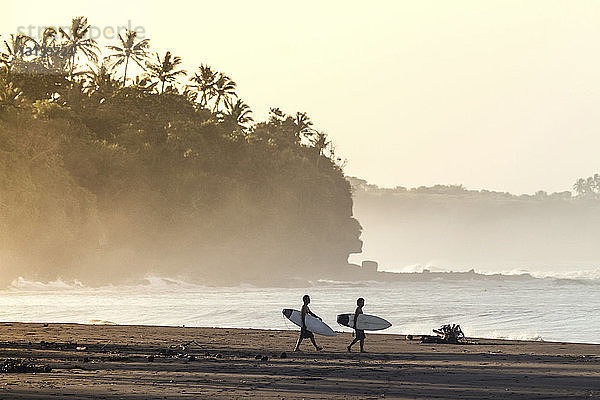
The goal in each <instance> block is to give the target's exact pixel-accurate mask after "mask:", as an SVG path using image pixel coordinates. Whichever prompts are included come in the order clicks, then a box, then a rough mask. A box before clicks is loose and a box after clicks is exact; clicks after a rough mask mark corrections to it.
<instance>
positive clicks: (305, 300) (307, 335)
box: [294, 294, 323, 351]
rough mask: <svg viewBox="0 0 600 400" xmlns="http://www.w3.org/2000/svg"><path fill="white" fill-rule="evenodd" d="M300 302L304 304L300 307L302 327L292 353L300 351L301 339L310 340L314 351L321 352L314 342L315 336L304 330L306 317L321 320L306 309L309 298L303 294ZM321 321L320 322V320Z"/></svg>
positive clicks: (320, 348)
mask: <svg viewBox="0 0 600 400" xmlns="http://www.w3.org/2000/svg"><path fill="white" fill-rule="evenodd" d="M302 302H303V303H304V304H303V305H302V326H301V327H300V337H299V338H298V343H296V348H295V349H294V351H299V350H300V343H302V340H303V339H306V338H308V339H310V341H311V342H312V344H313V346H315V349H316V350H317V351H319V350H323V348H322V347H320V346H317V342H315V335H314V333H312V332H311V331H309V330H308V329H306V321H305V319H306V315H307V314H308V315H312V316H313V317H315V318H318V319H319V320H321V318H320V317H319V316H317V315H316V314H314V313H313V312H312V311H310V308H309V307H308V305H309V304H310V296H309V295H307V294H305V295H304V296H303V297H302ZM321 321H322V320H321Z"/></svg>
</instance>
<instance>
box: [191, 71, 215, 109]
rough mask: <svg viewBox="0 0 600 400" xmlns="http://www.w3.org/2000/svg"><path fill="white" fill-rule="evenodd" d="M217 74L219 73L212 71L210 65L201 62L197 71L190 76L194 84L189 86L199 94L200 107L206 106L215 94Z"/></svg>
mask: <svg viewBox="0 0 600 400" xmlns="http://www.w3.org/2000/svg"><path fill="white" fill-rule="evenodd" d="M218 76H219V73H218V72H216V71H213V70H212V68H211V67H210V65H204V64H202V65H200V67H199V68H198V72H197V73H195V74H194V76H193V77H192V79H191V81H192V82H195V85H190V87H192V88H194V89H195V90H196V91H197V92H198V93H199V94H201V96H200V107H202V108H204V107H206V106H207V105H208V102H209V101H210V99H212V98H213V97H214V96H215V86H216V83H217V79H218Z"/></svg>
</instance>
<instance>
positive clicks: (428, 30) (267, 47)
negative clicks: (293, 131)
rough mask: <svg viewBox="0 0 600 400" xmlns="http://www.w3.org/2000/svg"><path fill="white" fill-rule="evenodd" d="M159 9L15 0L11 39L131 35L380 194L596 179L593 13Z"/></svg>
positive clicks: (598, 87) (239, 6)
mask: <svg viewBox="0 0 600 400" xmlns="http://www.w3.org/2000/svg"><path fill="white" fill-rule="evenodd" d="M151 4H153V2H152V1H131V0H127V1H124V0H121V1H112V0H110V1H107V0H105V1H84V0H72V1H51V2H47V1H39V2H28V3H26V4H25V3H23V2H21V1H12V0H11V1H10V2H9V7H8V13H6V14H4V15H0V24H1V25H0V28H1V29H0V32H2V33H8V32H11V31H15V30H16V28H17V27H18V26H28V25H30V24H31V25H34V26H45V25H58V24H65V25H66V24H68V23H69V20H70V18H71V17H73V16H76V15H85V16H87V17H88V18H89V21H90V23H92V24H93V25H96V26H99V27H101V28H105V27H107V26H112V27H114V26H118V25H126V24H127V23H128V21H131V23H132V25H133V26H142V27H143V28H144V29H145V31H146V36H147V37H150V38H151V39H152V45H153V48H154V49H157V50H165V49H167V48H169V49H172V50H173V51H174V52H175V53H176V54H177V55H180V56H181V57H183V59H184V61H185V63H186V67H187V68H189V69H195V68H196V67H197V65H199V64H200V63H209V64H211V65H212V66H214V67H215V68H217V69H218V70H220V71H223V72H225V73H227V74H229V75H230V76H232V78H233V79H234V80H236V81H237V82H238V86H239V94H240V96H241V97H243V98H244V99H245V100H246V101H247V103H249V104H250V105H251V106H252V107H253V109H254V110H255V114H256V117H258V118H264V116H265V115H266V111H267V110H268V107H269V106H272V105H274V106H279V107H280V108H282V109H283V110H284V111H286V112H289V113H293V112H295V111H307V112H308V113H309V114H310V115H311V116H312V118H313V120H314V121H315V122H316V123H317V125H318V127H320V128H321V129H323V130H325V131H326V132H327V133H329V134H330V135H331V137H332V138H333V139H334V141H335V143H336V144H337V149H338V152H339V154H340V155H341V156H342V157H344V158H346V159H347V160H348V164H347V167H346V172H347V173H348V174H350V175H356V176H359V177H363V178H365V179H367V180H369V181H371V182H373V183H377V184H380V185H384V186H395V185H403V186H419V185H431V184H435V183H457V184H458V183H461V184H465V185H466V186H468V187H469V188H474V189H477V188H488V189H495V190H507V191H512V192H518V193H521V192H532V191H535V190H538V189H543V190H547V191H559V190H568V189H570V186H571V184H572V183H573V181H574V180H575V179H576V178H578V177H582V176H588V175H591V174H592V173H595V172H600V151H599V150H600V113H599V112H598V107H599V106H600V24H599V23H598V21H599V20H600V2H598V1H583V0H579V1H577V2H571V1H551V0H543V1H531V0H529V1H522V0H519V1H508V0H501V1H481V0H476V1H445V0H440V1H421V0H419V1H417V0H414V1H399V0H393V1H392V0H390V1H370V2H364V1H361V2H358V1H302V2H291V1H290V2H288V1H239V2H231V1H219V2H215V1H211V2H207V1H189V2H185V1H177V0H171V1H168V2H160V3H159V2H156V5H155V6H152V5H151ZM3 7H4V5H3ZM101 43H103V44H104V43H106V42H105V41H103V42H101Z"/></svg>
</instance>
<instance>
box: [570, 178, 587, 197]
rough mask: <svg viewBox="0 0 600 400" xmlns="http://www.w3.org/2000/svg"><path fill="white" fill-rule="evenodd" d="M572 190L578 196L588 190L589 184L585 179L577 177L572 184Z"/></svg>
mask: <svg viewBox="0 0 600 400" xmlns="http://www.w3.org/2000/svg"><path fill="white" fill-rule="evenodd" d="M573 190H575V193H577V195H578V196H584V195H586V194H587V193H588V192H589V186H588V183H587V181H586V180H585V179H583V178H579V179H577V182H575V184H574V185H573Z"/></svg>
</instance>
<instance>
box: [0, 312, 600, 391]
mask: <svg viewBox="0 0 600 400" xmlns="http://www.w3.org/2000/svg"><path fill="white" fill-rule="evenodd" d="M297 336H298V331H295V330H285V331H284V330H259V329H236V328H196V327H166V326H162V327H161V326H148V325H91V324H89V325H88V324H53V323H48V324H43V323H35V324H34V323H15V322H3V323H0V353H1V354H0V359H1V360H6V359H16V358H19V359H31V360H33V361H35V362H36V363H39V364H45V365H48V366H50V367H51V368H52V371H51V372H49V373H36V374H33V373H0V398H31V399H42V398H48V397H55V396H59V397H67V396H68V397H69V398H87V399H91V398H102V397H118V398H126V399H141V398H165V397H166V398H182V397H187V398H209V397H210V398H244V397H256V398H272V399H281V398H286V399H297V398H298V399H299V398H305V399H307V398H314V399H317V398H318V399H334V398H352V399H354V398H356V399H358V398H361V399H363V398H373V399H374V398H384V397H385V398H406V399H408V398H411V399H412V398H422V399H424V398H434V397H435V398H448V399H451V398H457V397H460V398H467V399H485V398H498V399H500V398H503V399H504V398H515V399H531V398H545V399H546V398H569V397H571V398H583V397H587V398H589V397H590V396H591V397H600V380H599V379H598V378H599V377H600V345H597V344H580V343H565V342H538V341H533V342H527V341H506V340H500V339H472V340H474V341H475V342H476V343H475V344H471V345H447V344H421V343H419V342H417V341H407V340H406V338H405V337H404V336H403V335H394V334H369V333H368V334H367V341H366V344H365V349H366V350H367V351H368V353H366V354H360V353H357V352H353V353H348V352H347V351H346V350H345V346H346V345H347V344H348V343H349V342H350V341H351V340H352V337H351V334H350V333H341V334H338V335H337V336H336V337H331V338H330V337H323V336H318V335H317V337H316V339H317V342H318V343H319V345H322V346H324V348H325V349H324V351H322V352H315V351H314V350H313V349H312V346H310V344H309V342H308V341H305V342H304V343H303V344H302V350H303V352H301V353H293V352H292V350H293V347H294V345H295V342H296V339H297Z"/></svg>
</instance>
